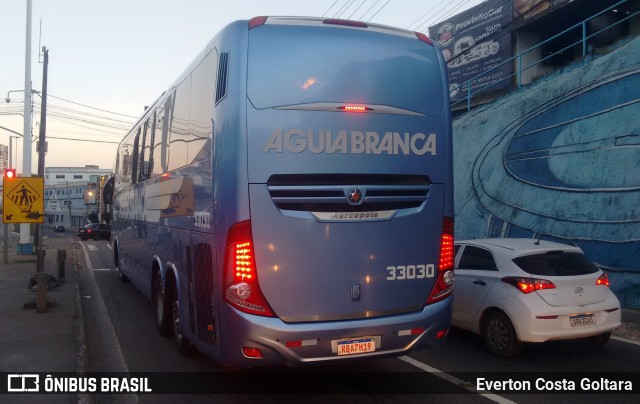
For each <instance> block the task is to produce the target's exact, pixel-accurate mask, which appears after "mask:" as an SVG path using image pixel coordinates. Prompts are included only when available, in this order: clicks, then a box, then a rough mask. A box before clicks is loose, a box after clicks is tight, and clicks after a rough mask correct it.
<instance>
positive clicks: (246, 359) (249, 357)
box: [220, 298, 451, 367]
mask: <svg viewBox="0 0 640 404" xmlns="http://www.w3.org/2000/svg"><path fill="white" fill-rule="evenodd" d="M450 304H451V298H448V299H445V300H444V301H441V302H438V303H435V304H432V305H429V306H425V307H424V308H423V309H422V311H420V312H414V313H407V314H402V315H395V316H386V317H380V318H367V319H358V320H348V321H333V322H314V323H309V322H308V323H296V324H292V323H285V322H283V321H282V320H280V319H279V318H271V317H261V316H254V315H249V314H245V313H242V312H240V311H238V310H236V309H234V308H232V307H230V306H227V307H226V308H225V310H226V311H227V313H225V314H226V316H225V319H226V321H225V322H224V333H223V334H224V336H223V337H222V338H221V341H220V343H221V346H220V348H221V353H222V355H221V358H220V361H221V362H222V363H223V364H225V365H229V366H233V367H258V366H272V365H283V364H284V365H288V366H296V367H298V366H313V365H322V364H330V363H347V362H352V361H358V360H362V359H370V358H380V357H397V356H401V355H405V354H407V353H409V352H411V351H414V350H416V349H421V348H427V347H430V346H433V345H436V344H438V343H439V342H441V341H442V340H443V339H444V338H443V337H444V336H445V335H446V332H447V330H448V329H449V326H450V322H451V308H450ZM349 342H351V343H352V344H353V345H350V344H348V343H349ZM345 345H350V346H349V347H346V346H345ZM363 346H364V347H365V348H364V350H365V352H362V350H363V349H362V348H361V347H363ZM374 346H375V347H374ZM371 349H373V350H372V351H369V350H371ZM339 351H340V352H339Z"/></svg>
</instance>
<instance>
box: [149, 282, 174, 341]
mask: <svg viewBox="0 0 640 404" xmlns="http://www.w3.org/2000/svg"><path fill="white" fill-rule="evenodd" d="M167 303H168V302H167V294H166V293H165V292H164V291H163V290H162V279H161V278H160V274H157V275H156V276H155V280H154V282H153V305H154V307H155V309H156V327H157V328H158V332H159V333H160V335H162V336H164V337H168V336H170V335H171V332H172V327H171V306H170V304H167Z"/></svg>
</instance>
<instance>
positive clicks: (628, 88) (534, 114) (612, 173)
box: [453, 38, 640, 307]
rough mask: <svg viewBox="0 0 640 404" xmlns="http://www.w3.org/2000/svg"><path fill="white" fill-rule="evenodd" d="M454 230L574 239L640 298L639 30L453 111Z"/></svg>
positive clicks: (463, 234)
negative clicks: (609, 47) (485, 101)
mask: <svg viewBox="0 0 640 404" xmlns="http://www.w3.org/2000/svg"><path fill="white" fill-rule="evenodd" d="M453 133H454V153H455V160H454V165H455V169H454V174H455V209H456V238H458V239H467V238H482V237H534V236H542V238H545V239H551V240H554V239H555V240H570V241H573V242H575V243H576V244H578V245H579V246H580V247H581V248H582V249H583V250H584V251H585V253H586V254H587V256H589V257H590V258H591V259H592V260H594V261H595V262H597V263H598V264H599V265H601V266H602V267H603V268H604V269H605V270H606V271H607V273H608V274H609V277H610V279H611V281H612V288H613V290H614V292H616V294H617V295H618V298H619V299H620V301H621V303H622V305H623V306H625V307H640V38H635V39H634V40H631V41H629V42H628V43H626V44H624V45H623V46H621V47H620V48H618V49H617V50H616V51H614V52H612V53H610V54H608V55H605V56H601V57H599V58H596V59H592V60H589V61H586V62H581V63H578V64H577V65H576V66H573V67H571V68H567V69H565V70H564V71H561V72H556V73H554V74H553V75H551V76H549V77H547V78H545V79H544V80H541V81H539V82H537V83H536V84H534V85H531V86H529V87H527V88H524V89H521V90H519V91H516V92H514V93H512V94H510V95H509V96H507V97H503V98H500V99H498V100H496V101H494V102H492V103H491V104H489V105H486V106H484V107H481V108H478V109H476V110H473V111H471V112H469V113H466V114H464V115H462V116H460V117H459V118H457V119H455V120H454V132H453Z"/></svg>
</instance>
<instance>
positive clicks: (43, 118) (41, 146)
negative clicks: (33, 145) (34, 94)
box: [36, 46, 49, 272]
mask: <svg viewBox="0 0 640 404" xmlns="http://www.w3.org/2000/svg"><path fill="white" fill-rule="evenodd" d="M42 52H43V53H44V63H43V67H42V106H41V108H40V136H39V139H38V148H37V150H38V177H42V178H44V157H45V155H46V154H47V141H46V138H47V75H48V70H49V50H48V49H47V48H46V46H43V47H42ZM42 214H43V215H44V212H42ZM43 227H44V226H43V224H42V223H38V224H37V228H38V231H37V233H38V263H37V268H36V272H43V271H44V254H45V251H44V248H43V245H42V233H43V230H44V229H43Z"/></svg>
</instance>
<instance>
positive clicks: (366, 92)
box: [247, 25, 444, 116]
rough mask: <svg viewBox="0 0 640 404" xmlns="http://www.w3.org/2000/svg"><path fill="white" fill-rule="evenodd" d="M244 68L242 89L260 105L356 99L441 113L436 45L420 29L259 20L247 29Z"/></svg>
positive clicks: (441, 103)
mask: <svg viewBox="0 0 640 404" xmlns="http://www.w3.org/2000/svg"><path fill="white" fill-rule="evenodd" d="M248 69H249V71H248V76H249V77H248V89H247V91H248V95H249V99H250V100H251V103H252V104H253V106H254V107H256V108H258V109H262V108H273V107H278V106H289V105H300V104H309V103H358V104H369V105H375V104H377V105H386V106H391V107H396V108H401V109H405V110H408V111H414V112H419V113H423V114H427V115H431V116H438V115H440V114H441V112H442V109H443V107H444V105H443V104H444V96H443V91H444V90H443V83H442V75H441V72H440V69H439V64H438V59H437V56H436V51H435V49H434V48H433V47H432V46H429V45H427V44H425V43H424V42H422V41H420V40H418V39H417V37H413V38H410V37H405V36H401V35H391V34H383V33H380V32H373V31H371V30H366V29H365V30H360V29H345V28H334V27H326V26H323V27H315V26H289V25H264V26H262V27H259V28H256V29H253V30H251V31H250V38H249V68H248Z"/></svg>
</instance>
